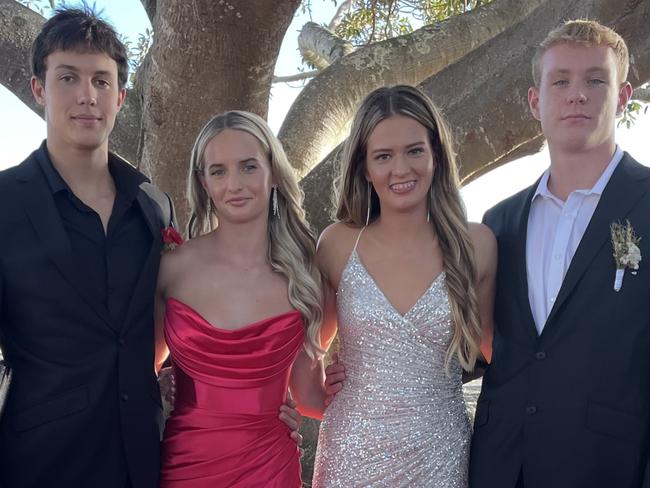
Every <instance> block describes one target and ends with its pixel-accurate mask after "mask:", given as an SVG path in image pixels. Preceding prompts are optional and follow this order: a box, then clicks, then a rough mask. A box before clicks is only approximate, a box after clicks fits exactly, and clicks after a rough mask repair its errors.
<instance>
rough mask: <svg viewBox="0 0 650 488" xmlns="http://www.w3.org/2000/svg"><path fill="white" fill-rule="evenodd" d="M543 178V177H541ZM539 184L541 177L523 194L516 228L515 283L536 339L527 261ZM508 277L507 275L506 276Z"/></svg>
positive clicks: (537, 336) (526, 323)
mask: <svg viewBox="0 0 650 488" xmlns="http://www.w3.org/2000/svg"><path fill="white" fill-rule="evenodd" d="M540 179H541V178H540ZM538 185H539V179H538V180H537V181H536V182H535V184H533V185H532V186H531V187H530V188H529V189H528V191H526V192H524V193H523V194H522V196H523V199H524V200H523V201H522V202H521V206H520V210H519V212H518V215H517V216H516V219H514V220H515V222H516V225H517V227H516V229H515V236H516V238H515V242H516V255H515V260H516V263H517V276H516V278H515V283H518V284H519V286H517V303H519V306H520V310H521V316H522V319H523V321H524V323H525V327H526V331H527V332H528V335H529V336H530V338H531V339H532V340H534V341H537V340H538V339H539V335H538V334H537V328H536V327H535V319H534V318H533V312H532V310H531V308H530V300H529V298H528V266H527V262H526V245H527V237H528V215H529V214H530V205H531V203H532V198H533V195H534V194H535V191H536V190H537V186H538ZM506 279H507V277H506Z"/></svg>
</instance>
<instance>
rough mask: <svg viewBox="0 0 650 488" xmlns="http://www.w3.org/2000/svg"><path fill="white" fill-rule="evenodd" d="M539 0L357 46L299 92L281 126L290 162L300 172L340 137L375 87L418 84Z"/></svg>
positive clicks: (511, 1) (514, 1) (500, 1)
mask: <svg viewBox="0 0 650 488" xmlns="http://www.w3.org/2000/svg"><path fill="white" fill-rule="evenodd" d="M541 3H543V1H542V0H529V1H526V2H520V1H519V0H496V1H495V2H493V3H491V4H489V5H487V6H485V7H481V8H478V9H476V10H473V11H471V12H469V13H467V14H463V15H459V16H456V17H452V18H451V19H449V20H447V21H445V22H442V23H440V24H435V25H430V26H425V27H423V28H421V29H419V30H417V31H415V32H413V33H411V34H409V35H406V36H401V37H397V38H393V39H388V40H385V41H382V42H378V43H375V44H372V45H370V46H367V47H365V48H362V49H358V50H357V51H355V52H353V53H352V54H350V55H348V56H345V57H344V58H342V59H341V60H340V61H338V62H336V63H334V64H332V65H330V66H329V67H327V68H326V69H325V70H323V71H322V72H321V74H320V75H318V76H317V77H315V78H314V79H313V80H312V81H311V82H310V83H309V84H308V85H307V86H306V87H305V88H304V89H303V90H302V92H301V93H300V95H299V96H298V98H297V99H296V101H295V102H294V104H293V105H292V107H291V109H290V111H289V113H288V114H287V117H286V119H285V121H284V123H283V124H282V128H281V129H280V133H279V137H280V139H281V140H282V143H283V144H284V148H285V150H286V151H287V155H288V157H289V161H291V163H292V164H293V166H294V167H295V168H296V170H297V171H298V174H299V176H300V177H302V176H304V175H305V174H306V173H308V172H309V170H310V169H311V168H313V167H314V165H315V164H317V163H318V162H319V161H321V160H322V159H323V157H325V155H326V154H327V153H328V152H329V151H331V150H332V149H333V148H334V147H335V146H336V145H337V144H338V143H340V142H341V141H342V139H343V137H344V130H345V128H346V127H347V125H348V124H349V122H350V119H351V118H352V115H353V114H354V111H355V109H356V107H357V105H358V104H359V102H360V101H361V100H362V99H363V97H365V96H366V95H367V94H368V93H370V92H371V91H372V90H374V89H375V88H378V87H380V86H383V85H391V84H395V83H410V84H417V83H420V82H421V81H422V80H424V79H425V78H427V77H429V76H431V75H432V74H434V73H437V72H438V71H440V70H442V69H443V68H444V67H446V66H447V65H449V64H450V63H453V62H455V61H457V60H458V59H460V58H461V57H462V56H464V55H465V54H467V53H468V52H470V51H472V50H474V49H476V48H477V47H478V46H479V45H481V44H482V43H484V42H486V41H487V40H489V39H491V38H493V37H494V36H496V35H497V34H498V33H499V32H502V31H503V30H505V29H507V28H508V27H510V26H511V25H512V24H513V23H515V22H517V21H520V20H521V19H523V18H525V17H526V15H528V14H529V13H530V12H531V11H532V10H534V8H535V7H536V6H538V5H540V4H541Z"/></svg>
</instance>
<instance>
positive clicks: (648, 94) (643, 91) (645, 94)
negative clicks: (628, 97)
mask: <svg viewBox="0 0 650 488" xmlns="http://www.w3.org/2000/svg"><path fill="white" fill-rule="evenodd" d="M632 100H636V101H638V102H645V103H650V88H637V89H636V90H634V93H633V94H632Z"/></svg>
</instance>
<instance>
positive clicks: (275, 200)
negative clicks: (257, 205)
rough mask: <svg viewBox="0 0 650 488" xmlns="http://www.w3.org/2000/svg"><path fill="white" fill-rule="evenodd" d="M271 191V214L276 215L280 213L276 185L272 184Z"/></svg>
mask: <svg viewBox="0 0 650 488" xmlns="http://www.w3.org/2000/svg"><path fill="white" fill-rule="evenodd" d="M271 193H272V196H271V198H272V200H273V216H274V217H277V216H278V215H280V211H279V210H278V187H277V186H274V187H273V189H272V190H271Z"/></svg>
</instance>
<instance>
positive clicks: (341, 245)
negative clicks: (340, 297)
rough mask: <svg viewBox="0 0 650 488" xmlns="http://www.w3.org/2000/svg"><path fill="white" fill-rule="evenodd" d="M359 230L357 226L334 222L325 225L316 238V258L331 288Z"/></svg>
mask: <svg viewBox="0 0 650 488" xmlns="http://www.w3.org/2000/svg"><path fill="white" fill-rule="evenodd" d="M359 232H361V229H360V228H358V227H353V226H350V225H348V224H344V223H342V222H336V223H334V224H331V225H329V226H328V227H326V228H325V230H323V232H322V233H321V235H320V237H319V238H318V247H317V250H316V260H317V262H318V265H319V267H320V269H321V271H322V272H323V273H324V274H325V276H326V277H327V279H328V280H329V282H330V284H331V285H332V287H333V288H336V287H337V286H338V281H339V278H340V276H341V273H342V272H343V268H344V267H345V264H346V263H347V261H348V258H349V256H350V253H351V252H352V248H353V247H354V243H355V241H356V239H357V236H358V235H359Z"/></svg>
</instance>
